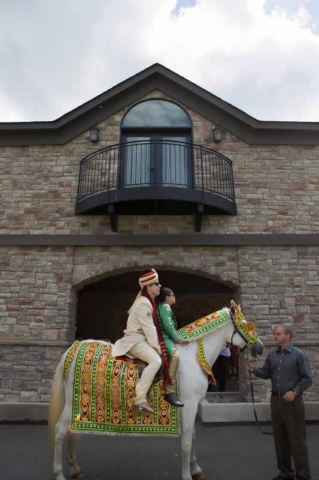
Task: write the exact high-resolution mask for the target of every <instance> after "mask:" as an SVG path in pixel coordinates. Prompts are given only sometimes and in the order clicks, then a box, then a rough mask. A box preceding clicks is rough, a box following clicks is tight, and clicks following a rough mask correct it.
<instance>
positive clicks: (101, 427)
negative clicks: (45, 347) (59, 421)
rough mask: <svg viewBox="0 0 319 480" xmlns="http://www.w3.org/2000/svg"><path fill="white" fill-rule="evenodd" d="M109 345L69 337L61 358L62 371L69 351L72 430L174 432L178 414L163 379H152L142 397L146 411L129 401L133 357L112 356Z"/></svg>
mask: <svg viewBox="0 0 319 480" xmlns="http://www.w3.org/2000/svg"><path fill="white" fill-rule="evenodd" d="M111 349H112V346H111V345H106V344H105V343H102V342H99V341H94V342H85V341H84V342H75V343H74V344H73V346H72V347H71V349H70V350H69V354H68V355H67V357H66V359H65V363H64V376H66V374H67V370H68V367H69V365H70V363H71V361H72V359H73V358H74V357H75V370H74V385H73V402H72V421H71V430H72V431H73V432H82V433H83V432H88V431H89V432H93V433H104V434H108V435H123V434H124V435H128V434H129V435H137V436H170V437H173V436H178V435H179V434H180V428H179V414H178V411H177V408H176V407H172V406H171V405H170V404H169V403H167V402H166V401H165V400H164V398H163V380H162V379H161V380H160V381H159V382H158V383H154V384H153V385H152V387H151V388H150V390H149V393H148V397H147V400H148V402H149V404H150V405H151V406H152V407H153V409H154V410H155V414H149V413H147V412H144V411H140V410H138V409H137V408H136V407H134V406H133V400H134V397H135V387H136V384H137V381H138V377H139V374H138V366H137V361H135V360H133V361H132V360H128V359H127V358H126V357H112V356H111Z"/></svg>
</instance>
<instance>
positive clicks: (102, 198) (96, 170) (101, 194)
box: [76, 140, 236, 232]
mask: <svg viewBox="0 0 319 480" xmlns="http://www.w3.org/2000/svg"><path fill="white" fill-rule="evenodd" d="M76 214H77V215H80V214H85V215H110V221H111V227H112V230H113V231H117V217H118V215H190V214H193V215H194V222H195V223H194V227H195V231H197V232H198V231H200V230H201V217H202V215H204V214H210V215H227V214H228V215H236V204H235V192H234V180H233V170H232V162H231V160H229V159H228V158H227V157H225V156H224V155H221V154H220V153H217V152H215V151H214V150H210V149H209V148H205V147H202V146H199V145H193V144H190V143H184V142H180V141H174V140H169V141H168V140H165V141H150V140H138V141H130V142H127V143H121V144H118V145H112V146H109V147H106V148H103V149H102V150H99V151H97V152H94V153H92V154H91V155H88V156H87V157H85V158H84V159H83V160H82V161H81V163H80V172H79V183H78V194H77V203H76Z"/></svg>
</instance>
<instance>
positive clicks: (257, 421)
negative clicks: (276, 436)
mask: <svg viewBox="0 0 319 480" xmlns="http://www.w3.org/2000/svg"><path fill="white" fill-rule="evenodd" d="M230 318H231V320H232V323H233V326H234V331H233V334H232V336H231V339H230V343H231V344H232V345H234V344H233V338H234V335H235V333H238V335H239V336H240V337H241V338H242V339H243V340H244V342H245V343H246V345H245V346H244V347H243V348H241V349H239V350H238V352H239V353H240V354H241V353H243V352H244V351H245V350H246V349H247V347H248V345H249V341H248V340H247V338H245V336H244V335H243V334H242V333H241V331H240V330H239V328H238V327H237V325H236V323H235V320H234V319H233V315H232V312H231V314H230ZM246 353H247V357H246V360H247V361H248V350H246ZM249 379H250V392H251V399H252V404H253V410H254V417H255V422H256V427H257V428H258V430H259V431H260V432H261V433H262V434H264V435H273V432H265V431H263V430H262V429H261V427H260V424H259V420H258V416H257V412H256V407H255V395H254V386H253V381H252V377H251V372H250V371H249Z"/></svg>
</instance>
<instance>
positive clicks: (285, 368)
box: [253, 344, 312, 395]
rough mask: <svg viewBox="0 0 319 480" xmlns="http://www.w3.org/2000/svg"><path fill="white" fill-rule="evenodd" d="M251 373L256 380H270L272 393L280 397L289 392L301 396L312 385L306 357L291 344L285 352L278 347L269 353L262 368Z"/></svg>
mask: <svg viewBox="0 0 319 480" xmlns="http://www.w3.org/2000/svg"><path fill="white" fill-rule="evenodd" d="M253 373H254V374H255V375H256V377H258V378H264V379H265V380H267V379H269V378H270V379H271V383H272V391H273V392H275V393H279V394H280V395H284V394H285V393H286V392H289V391H290V390H292V391H293V392H295V394H296V395H301V394H302V393H303V392H304V391H305V390H306V389H307V388H309V387H311V385H312V378H311V371H310V367H309V360H308V357H307V355H306V354H305V353H303V352H302V351H301V350H299V348H296V347H294V346H293V345H291V344H290V345H289V347H288V348H287V349H285V350H281V348H280V347H279V348H277V349H276V350H272V351H271V352H269V354H268V356H267V358H266V361H265V364H264V366H263V367H261V368H258V367H257V368H255V369H254V371H253Z"/></svg>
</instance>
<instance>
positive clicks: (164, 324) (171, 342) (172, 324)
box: [157, 303, 179, 358]
mask: <svg viewBox="0 0 319 480" xmlns="http://www.w3.org/2000/svg"><path fill="white" fill-rule="evenodd" d="M157 311H158V318H159V323H160V327H161V330H162V333H163V338H164V342H165V345H166V348H167V352H168V356H169V357H170V358H171V357H172V356H173V355H174V352H175V349H176V345H175V343H177V342H178V339H179V335H178V333H177V322H176V319H175V315H174V313H173V311H172V309H171V307H170V306H169V305H167V303H160V304H159V306H158V307H157Z"/></svg>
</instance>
